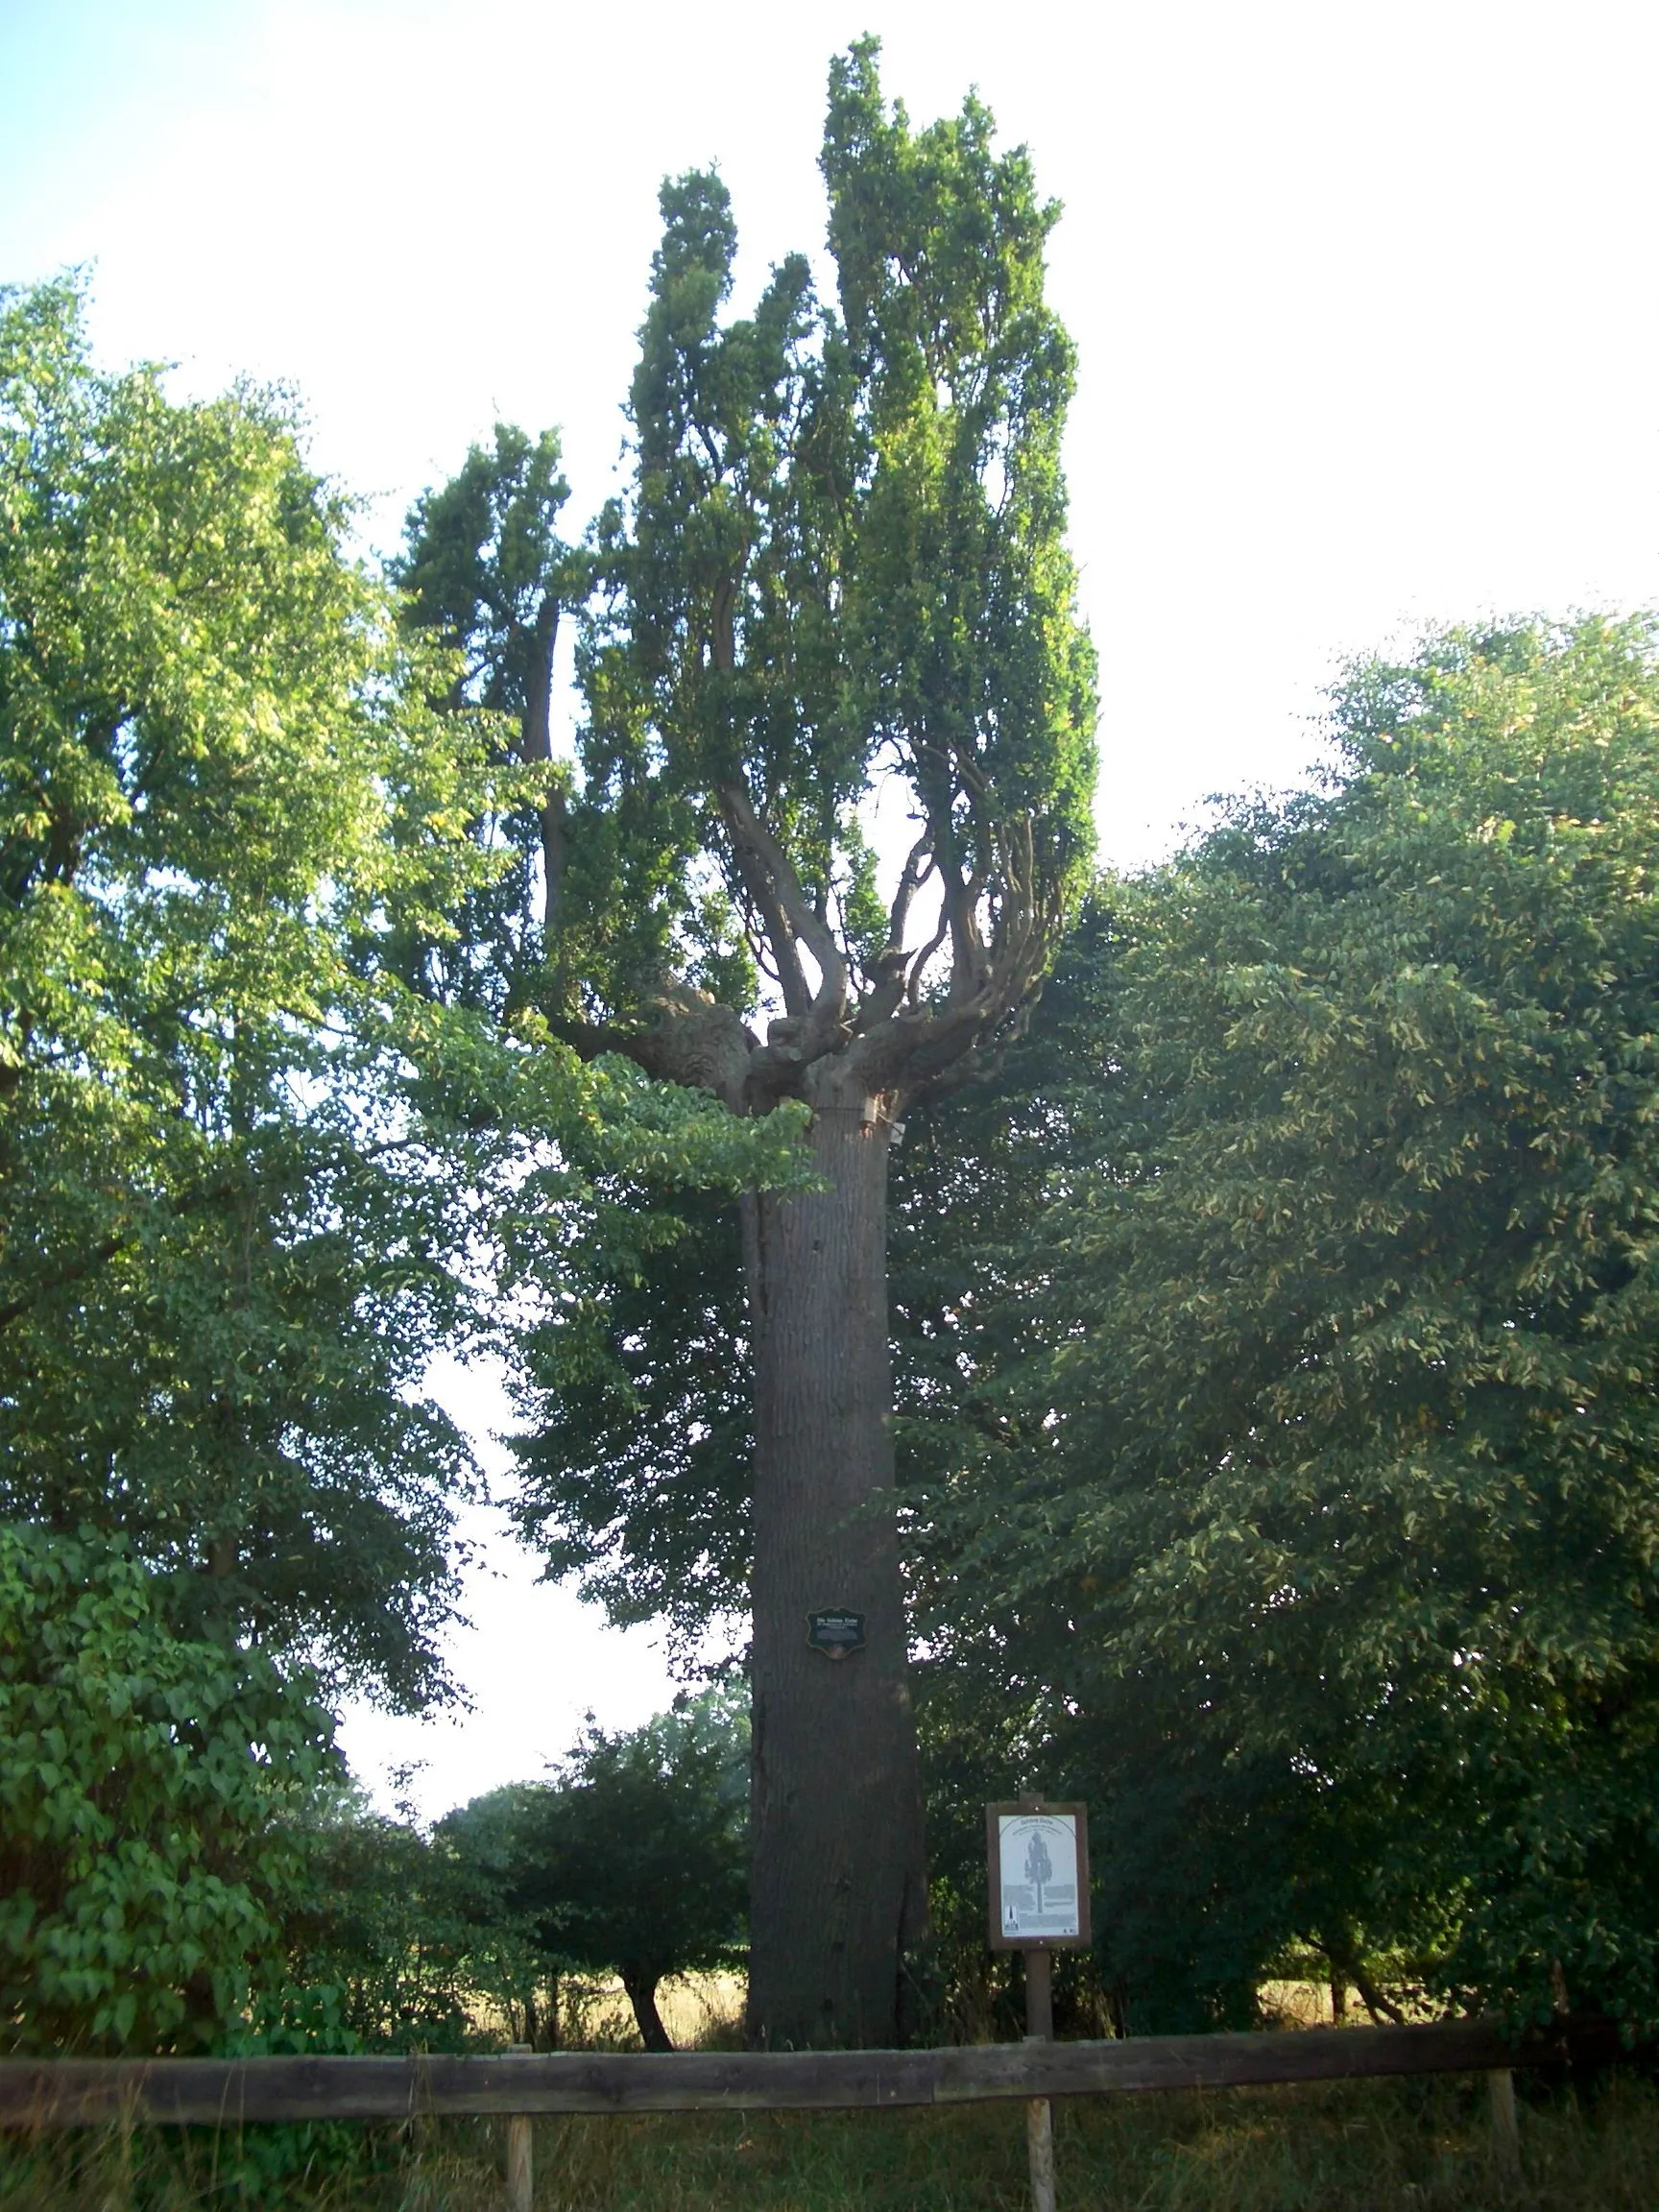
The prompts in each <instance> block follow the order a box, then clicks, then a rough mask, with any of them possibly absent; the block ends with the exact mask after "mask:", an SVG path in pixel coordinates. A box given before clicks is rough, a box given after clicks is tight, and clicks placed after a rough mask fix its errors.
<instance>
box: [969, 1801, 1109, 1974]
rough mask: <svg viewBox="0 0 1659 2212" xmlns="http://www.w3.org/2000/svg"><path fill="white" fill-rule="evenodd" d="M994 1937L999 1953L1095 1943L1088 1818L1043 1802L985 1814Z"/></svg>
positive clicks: (992, 1808) (1078, 1808) (991, 1808)
mask: <svg viewBox="0 0 1659 2212" xmlns="http://www.w3.org/2000/svg"><path fill="white" fill-rule="evenodd" d="M985 1842H986V1852H987V1857H988V1859H989V1861H990V1866H989V1873H990V1889H991V1896H990V1915H989V1924H988V1935H989V1937H990V1942H991V1948H992V1949H993V1950H994V1951H1031V1950H1039V1949H1041V1950H1047V1949H1050V1948H1053V1947H1056V1946H1058V1947H1063V1948H1066V1949H1072V1948H1081V1947H1083V1946H1085V1945H1086V1944H1087V1943H1088V1941H1089V1936H1090V1928H1089V1817H1088V1812H1087V1809H1086V1808H1085V1807H1084V1806H1082V1805H1050V1804H1049V1803H1047V1801H1046V1799H1044V1798H1041V1797H1022V1798H1020V1799H1018V1800H1017V1801H1016V1802H1014V1803H1013V1804H1006V1805H988V1806H987V1807H986V1808H985Z"/></svg>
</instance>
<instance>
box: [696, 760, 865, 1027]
mask: <svg viewBox="0 0 1659 2212" xmlns="http://www.w3.org/2000/svg"><path fill="white" fill-rule="evenodd" d="M718 798H719V803H720V813H721V816H722V819H723V820H724V822H725V824H726V829H727V833H728V835H729V836H730V837H731V839H732V849H733V855H734V856H735V858H736V861H737V865H738V868H739V870H740V871H742V872H743V874H744V880H745V882H747V881H748V879H749V873H748V872H749V868H750V867H751V866H753V867H755V868H756V869H757V871H758V872H760V873H762V874H763V876H764V878H765V882H766V888H767V893H768V895H769V896H770V897H771V898H772V899H773V900H775V901H776V902H777V905H778V907H779V908H780V909H781V917H780V920H781V926H782V927H783V929H784V931H785V934H784V937H783V941H782V943H781V944H780V943H777V942H775V943H774V946H773V950H774V951H775V952H776V953H777V954H778V956H779V962H780V966H781V965H782V962H783V957H784V952H785V948H786V949H787V955H788V958H789V959H791V960H793V961H794V962H795V963H796V967H797V972H799V955H798V953H797V952H796V950H795V941H796V940H799V942H800V943H801V944H802V945H804V946H805V948H806V950H807V951H808V952H810V953H811V955H812V958H813V959H814V961H815V962H816V963H817V966H818V973H819V976H820V981H819V985H818V989H817V991H816V993H815V994H813V995H812V997H811V998H810V1000H809V1002H808V1003H807V1005H806V1006H805V1010H804V1016H803V1019H804V1020H805V1028H804V1029H803V1032H802V1036H801V1050H802V1053H803V1055H804V1056H805V1058H806V1059H809V1060H810V1059H816V1058H817V1057H818V1056H819V1055H820V1054H822V1053H824V1052H827V1051H829V1050H830V1049H831V1048H832V1047H833V1046H835V1045H836V1044H838V1043H839V1042H840V1041H841V1037H842V1033H843V1023H844V1021H845V1018H846V1013H847V998H848V991H847V962H846V959H845V958H844V956H843V954H842V951H841V948H840V946H839V944H838V943H837V942H836V938H835V932H834V930H833V929H831V928H830V926H829V923H828V922H827V921H826V920H825V919H824V917H823V915H822V914H821V913H819V911H818V909H817V908H816V907H815V906H814V905H813V904H812V902H811V901H810V900H809V899H808V898H807V897H806V895H805V892H804V891H803V890H802V888H801V879H800V878H799V877H798V876H797V875H796V873H795V868H794V863H793V862H792V861H791V860H790V858H789V855H788V854H787V853H785V852H784V850H783V848H782V847H781V845H780V844H779V842H778V840H777V839H776V838H775V837H774V836H773V834H772V832H771V831H770V830H769V829H767V827H766V825H765V824H764V823H763V822H762V821H761V820H760V818H759V816H758V815H757V813H756V811H755V807H754V805H753V803H752V802H751V800H750V797H749V793H748V789H747V787H746V786H745V785H744V784H743V783H741V782H737V781H728V782H725V783H722V784H721V786H720V789H719V793H718ZM746 856H747V857H746ZM803 984H805V978H804V977H803ZM793 1011H794V1009H793V1008H791V1013H793Z"/></svg>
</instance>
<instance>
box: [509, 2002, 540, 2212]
mask: <svg viewBox="0 0 1659 2212" xmlns="http://www.w3.org/2000/svg"><path fill="white" fill-rule="evenodd" d="M507 2055H508V2056H509V2057H516V2058H528V2057H529V2056H530V2045H529V2044H528V2043H509V2044H508V2046H507ZM530 2128H531V2120H530V2115H529V2113H528V2112H510V2113H509V2114H508V2116H507V2212H531V2206H532V2203H533V2201H534V2199H535V2195H536V2166H535V2152H534V2151H533V2149H532V2147H531V2146H532V2137H531V2133H530Z"/></svg>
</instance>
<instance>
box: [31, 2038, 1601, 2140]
mask: <svg viewBox="0 0 1659 2212" xmlns="http://www.w3.org/2000/svg"><path fill="white" fill-rule="evenodd" d="M1618 2050H1619V2039H1618V2034H1617V2032H1616V2031H1615V2030H1614V2029H1613V2027H1612V2026H1611V2024H1609V2023H1605V2022H1584V2023H1574V2024H1573V2026H1572V2027H1571V2028H1565V2027H1564V2028H1562V2029H1559V2030H1556V2031H1554V2032H1551V2033H1548V2034H1543V2035H1534V2036H1532V2037H1529V2038H1528V2039H1527V2040H1526V2041H1524V2042H1521V2043H1516V2042H1514V2041H1512V2040H1511V2039H1509V2038H1508V2037H1506V2036H1505V2035H1504V2034H1503V2032H1502V2031H1501V2030H1500V2029H1499V2028H1497V2027H1496V2026H1494V2025H1493V2024H1491V2023H1489V2022H1486V2021H1479V2020H1470V2021H1461V2020H1457V2021H1443V2022H1435V2023H1431V2024H1429V2025H1426V2026H1421V2027H1417V2026H1407V2027H1400V2028H1391V2027H1390V2028H1306V2029H1288V2030H1285V2031H1282V2032H1258V2033H1255V2034H1243V2035H1144V2036H1131V2037H1128V2038H1126V2039H1125V2040H1123V2041H1120V2042H1112V2043H1094V2042H1090V2043H976V2044H970V2045H967V2046H965V2047H962V2048H959V2049H952V2050H944V2051H778V2052H767V2051H733V2052H711V2051H675V2052H666V2053H656V2052H644V2053H637V2052H623V2053H611V2052H606V2053H593V2052H574V2051H570V2052H565V2051H557V2052H550V2053H547V2054H545V2055H539V2056H488V2057H448V2056H423V2057H396V2058H387V2057H328V2058H235V2059H227V2058H148V2059H146V2058H51V2059H34V2058H8V2059H0V2128H84V2127H97V2126H101V2125H104V2124H107V2123H108V2122H110V2121H114V2120H120V2121H123V2122H128V2123H142V2122H149V2123H152V2124H159V2125H186V2124H187V2125H192V2126H204V2125H205V2126H209V2127H213V2126H218V2127H239V2126H241V2125H242V2124H243V2123H245V2122H254V2121H271V2120H409V2119H413V2118H426V2117H430V2118H434V2119H450V2118H460V2117H467V2116H475V2115H478V2114H486V2113H501V2114H520V2115H521V2114H537V2113H557V2112H715V2111H744V2110H750V2111H760V2110H766V2111H801V2110H821V2111H822V2110H833V2109H836V2108H850V2107H861V2108H863V2109H866V2110H883V2109H889V2108H892V2107H897V2106H902V2105H915V2104H973V2103H979V2102H983V2101H985V2100H988V2099H993V2098H1034V2097H1098V2096H1112V2095H1121V2094H1126V2093H1130V2092H1138V2091H1143V2090H1155V2089H1231V2088H1241V2087H1245V2086H1248V2085H1251V2084H1258V2083H1267V2082H1276V2081H1278V2082H1283V2081H1344V2080H1363V2079H1366V2078H1368V2077H1373V2076H1380V2075H1388V2074H1479V2073H1488V2072H1492V2071H1494V2070H1501V2069H1504V2068H1508V2067H1513V2066H1538V2065H1551V2064H1559V2063H1562V2062H1563V2061H1569V2060H1571V2061H1575V2062H1579V2063H1583V2062H1585V2061H1599V2060H1601V2059H1603V2058H1610V2057H1613V2056H1617V2054H1618Z"/></svg>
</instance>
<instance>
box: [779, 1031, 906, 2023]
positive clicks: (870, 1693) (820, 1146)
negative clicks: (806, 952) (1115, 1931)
mask: <svg viewBox="0 0 1659 2212" xmlns="http://www.w3.org/2000/svg"><path fill="white" fill-rule="evenodd" d="M806 1088H807V1093H808V1097H809V1101H810V1103H811V1105H812V1108H813V1116H814V1118H813V1124H812V1132H811V1140H810V1141H811V1147H812V1155H813V1162H814V1165H815V1166H816V1167H817V1168H818V1170H819V1172H820V1173H821V1174H822V1175H823V1176H824V1178H825V1180H826V1182H827V1184H828V1186H829V1187H828V1189H826V1190H823V1191H822V1192H816V1193H812V1194H810V1195H807V1196H802V1197H790V1198H781V1197H777V1196H773V1195H769V1194H765V1193H762V1194H761V1195H760V1196H758V1197H757V1198H753V1199H751V1200H750V1201H749V1202H748V1206H747V1211H746V1217H745V1230H746V1234H745V1247H746V1260H747V1263H748V1273H749V1294H750V1305H751V1313H752V1322H753V1331H754V1360H755V1390H756V1498H755V1577H754V1608H755V1610H754V1644H753V1647H752V1659H751V1670H752V1689H753V1695H754V1768H753V1779H752V1798H751V1810H752V1822H753V1826H752V1836H753V1851H754V1879H753V1890H752V1897H751V1907H750V1934H751V1952H750V1984H749V2019H748V2032H749V2037H750V2040H751V2042H752V2043H754V2044H756V2045H757V2046H759V2047H762V2048H765V2049H770V2050H774V2051H779V2050H802V2049H807V2048H813V2047H823V2046H824V2045H827V2044H863V2045H881V2044H892V2043H893V2042H894V2041H895V2040H896V2039H897V2035H898V2030H899V2000H900V1975H901V1972H902V1958H903V1953H904V1951H905V1949H906V1947H907V1946H909V1945H910V1944H912V1943H914V1942H915V1941H916V1940H917V1939H918V1938H919V1937H920V1936H921V1933H922V1930H923V1927H924V1925H925V1916H926V1868H925V1863H924V1857H923V1834H922V1789H921V1777H920V1770H919V1766H918V1761H917V1754H916V1736H915V1726H914V1721H913V1719H912V1715H911V1709H910V1695H909V1689H908V1685H907V1680H906V1651H905V1620H904V1602H903V1589H902V1576H901V1573H900V1562H899V1546H898V1538H897V1532H896V1529H895V1525H894V1518H893V1511H892V1503H891V1494H892V1488H893V1429H892V1387H891V1378H890V1372H889V1355H888V1340H887V1149H888V1142H889V1135H890V1127H891V1123H890V1118H889V1115H888V1112H887V1110H886V1108H887V1102H886V1101H885V1100H884V1099H883V1098H881V1097H880V1096H876V1097H872V1096H870V1095H869V1094H867V1092H866V1090H865V1087H864V1084H863V1082H862V1081H861V1080H860V1077H859V1074H858V1070H857V1068H856V1066H855V1064H854V1060H853V1058H852V1056H847V1055H835V1056H831V1057H829V1058H827V1059H825V1060H823V1061H820V1062H819V1063H817V1065H816V1066H815V1067H813V1068H812V1069H811V1070H809V1072H808V1081H807V1085H806ZM829 1608H847V1609H849V1610H851V1611H854V1612H858V1613H862V1614H863V1615H864V1616H865V1638H866V1644H865V1648H863V1649H862V1650H859V1651H856V1652H852V1653H849V1654H848V1655H847V1656H845V1657H843V1658H840V1659H830V1658H829V1657H827V1656H826V1655H825V1654H824V1653H823V1652H820V1651H817V1650H814V1649H812V1648H811V1647H809V1646H808V1644H807V1641H806V1632H807V1615H808V1614H809V1613H811V1612H813V1611H816V1610H826V1609H829Z"/></svg>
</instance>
